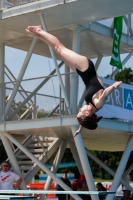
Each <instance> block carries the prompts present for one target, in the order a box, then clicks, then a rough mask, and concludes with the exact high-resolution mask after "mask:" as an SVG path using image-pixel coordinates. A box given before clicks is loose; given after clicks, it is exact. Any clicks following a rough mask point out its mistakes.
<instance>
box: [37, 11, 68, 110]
mask: <svg viewBox="0 0 133 200" xmlns="http://www.w3.org/2000/svg"><path fill="white" fill-rule="evenodd" d="M40 19H41V23H42V26H43V29H44V30H45V31H46V32H48V29H47V26H46V23H45V20H44V16H43V15H42V14H40ZM49 50H50V53H51V56H52V59H53V62H54V66H55V69H56V72H57V75H58V79H59V83H60V86H61V89H62V93H63V95H64V99H65V102H66V106H67V109H68V113H69V114H71V108H70V103H69V100H68V97H67V94H66V90H65V87H64V84H63V81H62V78H61V75H60V71H59V68H58V64H57V60H56V56H55V52H54V50H53V49H52V48H51V47H50V46H49Z"/></svg>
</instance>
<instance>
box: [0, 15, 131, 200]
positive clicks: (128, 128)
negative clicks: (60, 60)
mask: <svg viewBox="0 0 133 200" xmlns="http://www.w3.org/2000/svg"><path fill="white" fill-rule="evenodd" d="M41 21H42V24H43V25H44V21H43V16H42V15H41ZM88 28H89V29H90V30H93V31H96V32H98V33H101V34H103V35H106V36H111V35H112V30H111V29H109V28H105V27H104V26H103V25H100V24H98V23H92V24H91V25H90V26H89V27H88ZM76 29H77V30H74V37H73V38H74V40H75V41H74V40H73V47H74V45H76V42H77V39H76V37H77V35H78V34H77V31H79V29H80V27H77V28H76ZM128 29H129V32H130V33H131V31H132V30H131V29H130V26H129V25H128ZM122 41H123V42H125V43H127V44H133V38H132V37H131V36H127V35H126V34H123V35H122ZM35 43H36V42H35ZM77 44H78V45H79V43H78V42H77ZM77 49H78V48H77V47H76V46H75V49H73V50H75V51H77ZM32 52H33V48H32V49H31V51H30V52H29V54H32ZM52 54H53V53H52ZM1 56H2V58H3V55H2V54H1ZM30 56H31V55H29V58H28V59H27V61H26V60H25V63H24V65H25V66H24V68H26V67H27V64H28V62H29V59H30ZM131 56H132V52H131V53H130V54H129V55H128V56H127V57H126V59H124V60H123V64H125V63H126V62H127V61H128V60H129V58H130V57H131ZM53 57H54V60H55V56H53ZM101 59H102V57H101V58H99V59H98V60H97V66H96V68H98V65H99V63H100V61H101ZM55 62H56V61H55ZM56 69H57V70H58V67H57V63H56ZM24 72H25V69H24V70H23V72H22V71H21V72H20V76H19V77H18V79H19V80H22V77H23V74H24ZM2 75H3V74H2ZM58 77H60V73H59V74H58ZM72 81H73V84H72V86H73V89H72V90H71V92H73V93H71V101H70V102H71V106H72V108H73V110H72V114H75V113H76V111H77V104H76V103H75V105H76V106H75V107H74V103H73V102H75V101H76V100H77V99H75V101H74V99H73V98H75V97H76V95H77V91H76V90H77V88H76V85H77V77H76V76H75V75H74V76H73V75H72ZM0 82H4V81H2V78H0ZM60 84H61V85H62V83H61V80H60ZM62 88H63V89H62V90H63V91H64V94H65V88H64V86H62ZM74 88H76V90H75V89H74ZM17 89H18V86H16V88H15V90H14V95H13V96H12V98H11V100H10V104H8V107H7V108H6V115H7V113H8V110H9V109H10V107H11V103H12V101H13V99H14V97H15V94H16V92H17ZM2 92H3V89H2ZM74 92H75V93H74ZM34 93H35V92H34ZM72 94H75V96H74V95H72ZM65 96H66V98H65V99H66V102H67V105H68V109H69V107H70V105H69V98H68V95H67V94H65ZM73 96H74V97H73ZM1 100H2V98H0V101H1ZM2 105H3V103H0V108H1V106H2ZM1 112H2V111H1ZM69 113H71V111H70V110H69ZM2 114H3V113H2ZM14 114H15V113H14ZM106 122H109V120H102V122H100V126H101V127H104V128H105V127H106V128H111V126H112V125H111V124H112V123H113V124H115V127H117V125H118V124H119V123H120V124H121V123H122V122H112V123H110V124H108V125H106V124H105V123H106ZM68 123H69V124H71V123H70V121H69V122H68ZM5 124H6V123H5ZM9 124H10V123H9ZM9 124H8V123H7V124H6V125H7V127H8V125H9ZM17 124H21V125H22V124H23V122H22V123H19V122H18V123H17ZM75 124H76V122H75ZM10 125H11V124H10ZM10 125H9V126H10ZM12 125H13V126H15V124H12ZM12 125H11V126H12ZM60 125H63V124H60ZM13 126H12V127H13ZM29 126H30V125H29ZM0 127H1V128H2V126H1V125H0ZM7 127H3V128H2V129H3V130H5V128H7ZM31 127H33V124H32V125H31ZM123 127H124V130H126V131H131V132H133V126H132V124H130V123H125V124H124V125H123V126H122V127H121V128H119V127H118V128H117V130H120V129H121V130H123ZM16 130H17V127H16ZM75 130H77V126H75V125H73V126H72V132H73V133H74V132H75ZM4 135H6V136H7V137H8V138H10V140H11V141H12V142H13V141H14V143H15V144H17V145H18V146H19V147H20V149H21V150H22V149H23V148H22V145H20V144H19V143H18V142H17V141H15V140H14V139H13V137H12V136H10V135H9V134H7V133H5V134H4ZM3 137H4V136H3ZM132 142H133V138H132V136H131V138H130V140H129V142H128V144H127V147H126V149H125V152H124V153H123V157H122V160H121V162H120V166H119V168H118V170H117V173H116V176H115V178H114V183H113V185H112V190H116V189H117V186H118V184H119V183H118V182H120V178H121V175H122V173H123V170H124V166H125V165H126V161H127V159H128V156H129V153H130V151H131V149H132V144H131V143H132ZM75 143H76V146H77V149H78V150H79V151H78V152H79V156H80V159H81V161H82V162H81V163H84V164H83V169H84V172H85V175H86V178H87V183H88V185H89V188H90V189H91V190H94V184H93V183H94V180H93V177H92V174H91V170H90V166H89V163H88V161H87V156H86V153H85V151H84V146H83V142H82V138H81V136H80V134H79V136H78V137H76V139H75ZM23 151H25V153H26V154H27V155H30V157H31V158H32V159H33V160H34V161H35V162H37V163H38V162H39V161H37V160H36V159H34V158H33V155H32V154H29V152H28V151H26V149H25V148H24V149H23ZM81 155H82V156H81ZM9 157H12V155H10V156H9ZM81 157H82V158H81ZM39 166H42V165H41V163H40V162H39ZM88 174H89V176H88ZM52 176H53V175H52ZM53 177H54V176H53ZM54 178H55V177H54ZM116 178H117V181H116ZM123 183H124V182H123ZM61 185H62V183H61ZM77 199H78V198H77ZM79 199H80V198H79ZM93 199H98V198H97V197H96V196H95V198H93ZM111 199H112V197H111V196H110V197H109V198H108V200H111Z"/></svg>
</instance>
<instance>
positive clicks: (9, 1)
mask: <svg viewBox="0 0 133 200" xmlns="http://www.w3.org/2000/svg"><path fill="white" fill-rule="evenodd" d="M36 1H40V0H4V3H3V5H4V4H5V6H4V7H8V8H10V7H14V6H20V5H23V4H28V3H32V2H36Z"/></svg>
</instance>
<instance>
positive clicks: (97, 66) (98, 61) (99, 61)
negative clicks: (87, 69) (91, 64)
mask: <svg viewBox="0 0 133 200" xmlns="http://www.w3.org/2000/svg"><path fill="white" fill-rule="evenodd" d="M102 58H103V56H98V59H97V61H96V64H95V70H96V71H97V70H98V68H99V65H100V63H101V61H102Z"/></svg>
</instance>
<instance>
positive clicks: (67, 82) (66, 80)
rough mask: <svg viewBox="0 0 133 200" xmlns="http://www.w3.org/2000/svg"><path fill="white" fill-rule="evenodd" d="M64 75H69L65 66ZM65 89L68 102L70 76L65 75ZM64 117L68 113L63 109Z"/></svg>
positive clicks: (68, 70)
mask: <svg viewBox="0 0 133 200" xmlns="http://www.w3.org/2000/svg"><path fill="white" fill-rule="evenodd" d="M65 73H70V68H69V67H68V66H67V65H66V64H65ZM65 88H66V93H67V96H68V100H69V101H70V74H67V75H65ZM65 115H68V111H67V109H66V108H65Z"/></svg>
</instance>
